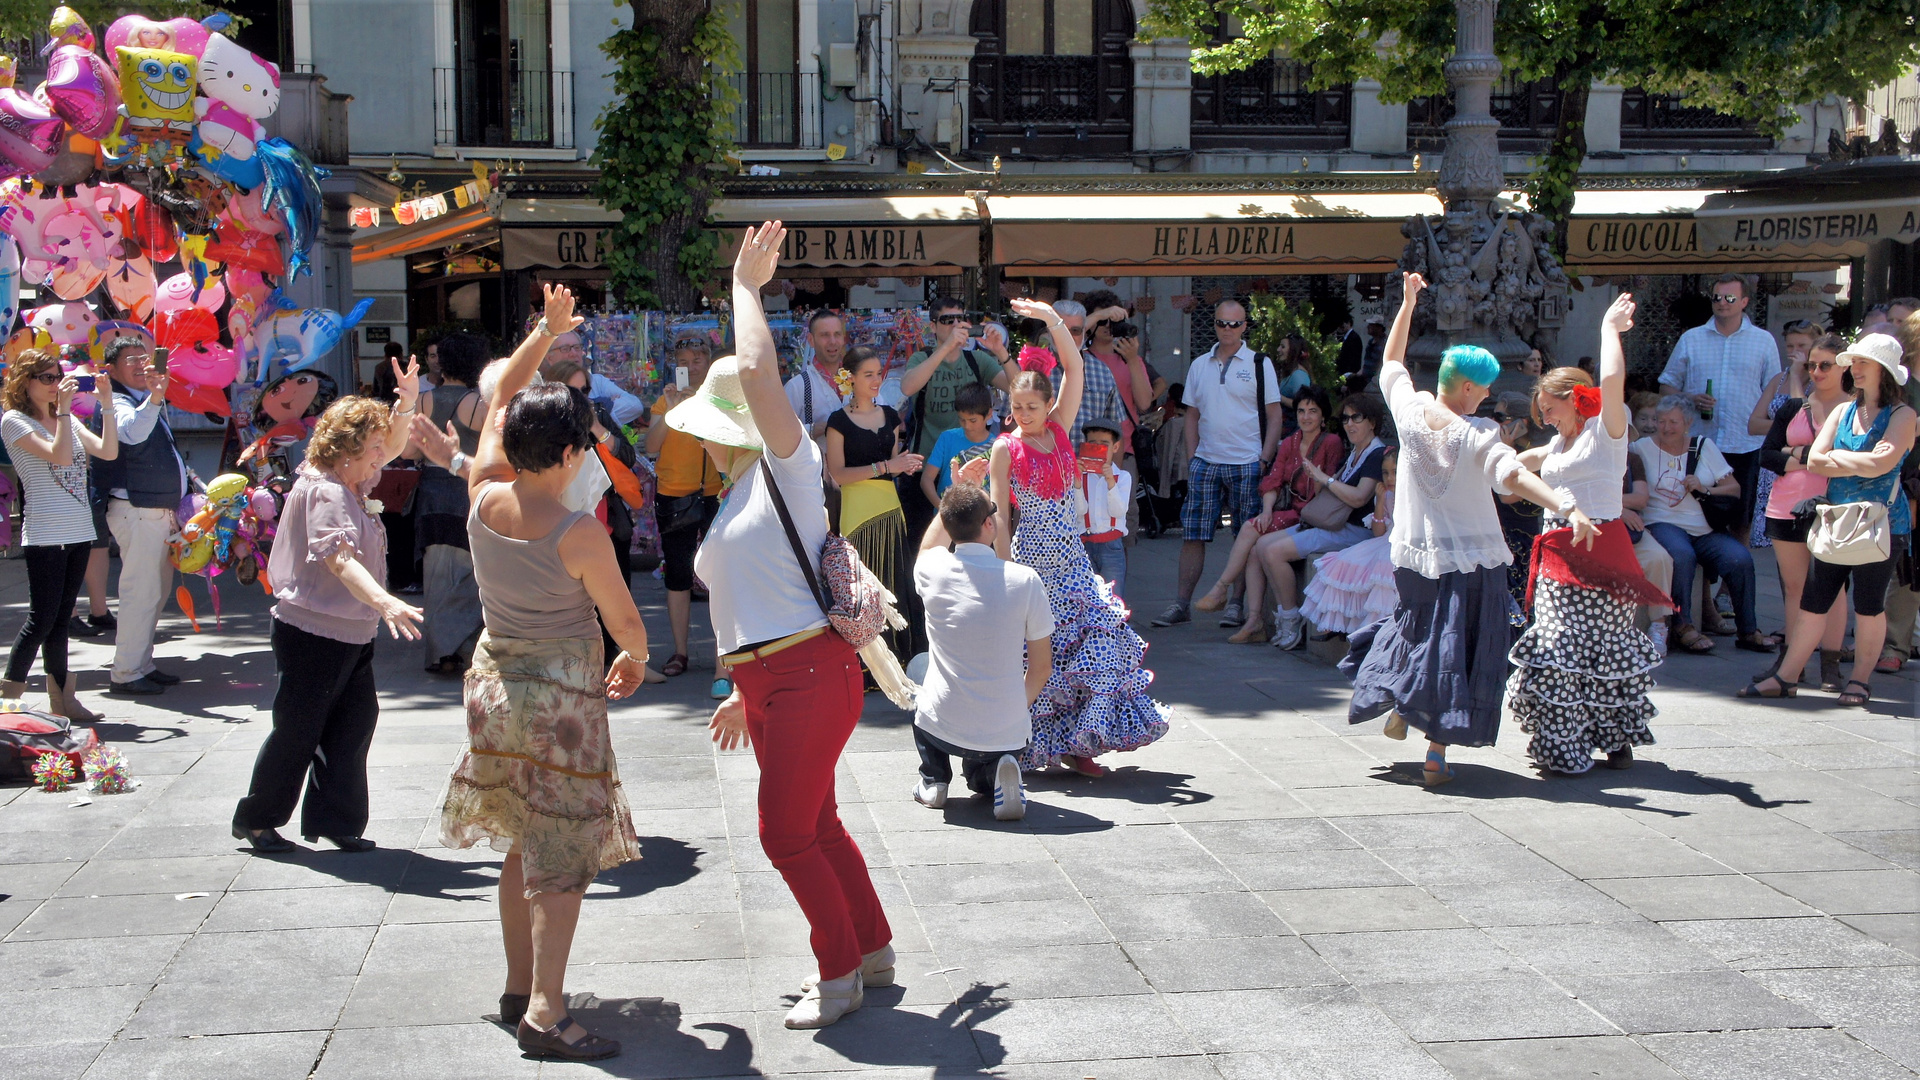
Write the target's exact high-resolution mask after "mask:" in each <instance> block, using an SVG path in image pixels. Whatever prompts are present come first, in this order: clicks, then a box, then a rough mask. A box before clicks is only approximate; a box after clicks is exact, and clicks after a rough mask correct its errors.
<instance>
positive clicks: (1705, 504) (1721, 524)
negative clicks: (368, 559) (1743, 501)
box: [1686, 435, 1752, 536]
mask: <svg viewBox="0 0 1920 1080" xmlns="http://www.w3.org/2000/svg"><path fill="white" fill-rule="evenodd" d="M1699 467H1700V437H1699V436H1698V435H1696V436H1694V437H1693V440H1692V441H1691V442H1689V443H1688V444H1687V472H1686V475H1687V476H1692V475H1693V474H1694V471H1695V470H1696V469H1698V468H1699ZM1742 482H1743V483H1744V481H1742ZM1694 498H1696V499H1699V500H1700V512H1701V513H1702V514H1704V515H1706V518H1707V528H1709V529H1712V530H1713V531H1714V532H1723V533H1727V534H1728V535H1731V536H1743V535H1745V533H1746V530H1747V529H1748V528H1749V527H1750V526H1751V525H1752V522H1743V521H1741V520H1740V496H1738V495H1695V496H1694Z"/></svg>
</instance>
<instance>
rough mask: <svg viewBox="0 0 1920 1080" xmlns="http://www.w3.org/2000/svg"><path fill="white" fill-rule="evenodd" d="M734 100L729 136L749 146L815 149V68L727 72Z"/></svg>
mask: <svg viewBox="0 0 1920 1080" xmlns="http://www.w3.org/2000/svg"><path fill="white" fill-rule="evenodd" d="M726 79H727V82H728V83H729V84H730V85H731V86H732V87H733V91H734V94H735V95H736V98H737V100H736V103H735V105H734V108H733V140H734V142H736V143H738V144H739V145H741V146H743V147H746V148H749V149H755V148H781V147H792V148H796V149H818V148H819V147H821V146H823V145H825V144H824V142H823V140H822V139H821V133H820V74H819V72H815V71H753V72H744V73H740V74H734V75H729V76H727V77H726Z"/></svg>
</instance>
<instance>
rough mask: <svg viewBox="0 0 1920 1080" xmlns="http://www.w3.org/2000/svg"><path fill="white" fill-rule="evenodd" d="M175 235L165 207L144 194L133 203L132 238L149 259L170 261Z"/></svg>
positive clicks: (158, 261) (171, 220)
mask: <svg viewBox="0 0 1920 1080" xmlns="http://www.w3.org/2000/svg"><path fill="white" fill-rule="evenodd" d="M0 227H4V225H0ZM175 236H176V233H175V232H174V227H173V215H172V214H171V213H169V212H168V210H167V208H166V207H164V206H161V205H160V204H159V203H158V202H156V201H154V200H153V199H150V198H147V197H146V196H141V197H140V199H139V201H138V202H136V203H134V204H133V239H134V242H135V243H137V244H139V245H140V250H142V251H144V252H146V254H147V257H148V258H149V259H152V260H153V261H154V262H157V263H163V262H169V261H171V260H172V259H173V256H174V254H175V253H176V252H177V251H178V244H179V241H178V240H176V239H175Z"/></svg>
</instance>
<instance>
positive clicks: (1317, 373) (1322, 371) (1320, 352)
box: [1246, 293, 1341, 391]
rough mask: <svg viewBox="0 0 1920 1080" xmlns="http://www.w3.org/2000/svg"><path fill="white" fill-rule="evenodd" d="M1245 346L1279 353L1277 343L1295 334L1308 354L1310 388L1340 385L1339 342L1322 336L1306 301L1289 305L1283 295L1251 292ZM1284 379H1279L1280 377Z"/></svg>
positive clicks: (1320, 322)
mask: <svg viewBox="0 0 1920 1080" xmlns="http://www.w3.org/2000/svg"><path fill="white" fill-rule="evenodd" d="M1246 307H1247V318H1248V319H1249V320H1250V322H1249V325H1248V326H1247V344H1248V345H1251V346H1253V349H1254V351H1255V352H1263V353H1266V354H1267V355H1268V356H1278V355H1279V354H1280V343H1281V342H1282V341H1284V340H1286V338H1287V335H1289V334H1299V335H1300V337H1301V338H1302V339H1303V340H1305V341H1306V343H1307V349H1308V351H1309V352H1310V353H1311V354H1312V356H1311V360H1310V362H1309V363H1308V364H1307V374H1308V375H1310V376H1311V377H1312V378H1313V385H1315V386H1318V387H1322V388H1324V389H1326V390H1329V391H1332V390H1334V389H1335V388H1337V387H1339V386H1340V385H1341V384H1340V366H1339V365H1340V339H1339V338H1337V337H1334V336H1333V335H1332V334H1327V333H1323V332H1322V331H1321V329H1320V328H1321V326H1322V325H1323V324H1324V320H1323V319H1322V317H1321V315H1320V312H1319V311H1318V310H1317V309H1315V308H1314V306H1313V302H1312V301H1310V300H1302V301H1300V302H1299V303H1297V304H1290V303H1288V302H1287V299H1286V297H1284V296H1273V295H1271V294H1268V293H1255V294H1253V295H1252V296H1250V297H1248V298H1247V304H1246ZM1284 377H1285V376H1282V378H1284Z"/></svg>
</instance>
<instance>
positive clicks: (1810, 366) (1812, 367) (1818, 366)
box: [1807, 360, 1840, 371]
mask: <svg viewBox="0 0 1920 1080" xmlns="http://www.w3.org/2000/svg"><path fill="white" fill-rule="evenodd" d="M1839 366H1840V361H1838V360H1809V361H1807V370H1808V371H1832V370H1833V369H1834V368H1837V367H1839Z"/></svg>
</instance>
